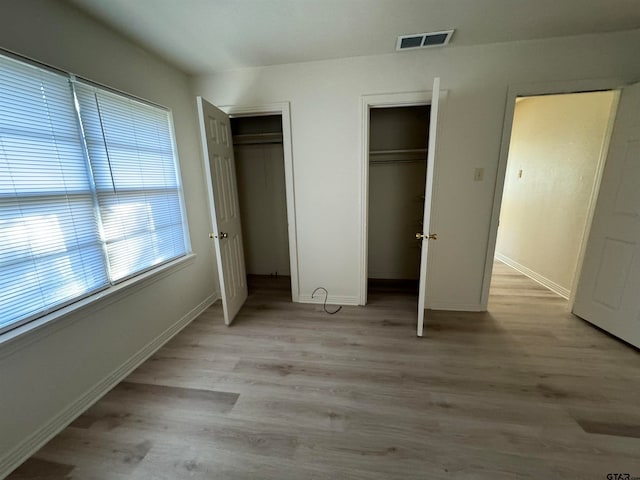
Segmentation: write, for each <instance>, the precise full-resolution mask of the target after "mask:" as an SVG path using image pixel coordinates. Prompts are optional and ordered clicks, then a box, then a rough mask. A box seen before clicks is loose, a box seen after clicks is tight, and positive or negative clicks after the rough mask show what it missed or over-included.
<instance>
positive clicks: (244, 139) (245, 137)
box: [233, 132, 282, 145]
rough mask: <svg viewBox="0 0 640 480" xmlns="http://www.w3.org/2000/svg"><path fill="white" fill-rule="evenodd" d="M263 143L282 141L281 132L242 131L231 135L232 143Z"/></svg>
mask: <svg viewBox="0 0 640 480" xmlns="http://www.w3.org/2000/svg"><path fill="white" fill-rule="evenodd" d="M265 143H282V133H281V132H277V133H243V134H240V135H234V136H233V144H234V145H260V144H265Z"/></svg>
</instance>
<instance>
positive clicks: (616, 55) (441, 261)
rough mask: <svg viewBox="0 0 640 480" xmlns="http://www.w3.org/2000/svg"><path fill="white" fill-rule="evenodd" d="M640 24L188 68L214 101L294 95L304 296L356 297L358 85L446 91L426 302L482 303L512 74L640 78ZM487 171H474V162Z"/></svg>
mask: <svg viewBox="0 0 640 480" xmlns="http://www.w3.org/2000/svg"><path fill="white" fill-rule="evenodd" d="M639 43H640V31H638V30H636V31H632V32H625V33H615V34H605V35H591V36H581V37H571V38H558V39H550V40H543V41H529V42H516V43H507V44H494V45H485V46H479V47H457V48H456V47H448V48H444V49H431V50H423V51H414V52H403V53H395V54H390V55H381V56H369V57H358V58H349V59H340V60H329V61H320V62H310V63H300V64H290V65H281V66H272V67H263V68H252V69H244V70H237V71H230V72H221V73H217V74H213V75H208V76H200V77H197V78H195V79H194V88H195V91H196V92H197V93H198V94H200V95H203V96H204V97H205V98H207V99H208V100H209V101H211V102H213V103H216V104H220V105H233V104H238V105H241V104H246V105H259V104H267V103H273V102H280V101H290V102H291V121H292V142H293V162H294V182H295V191H296V216H297V229H298V232H297V237H298V255H299V269H300V293H301V296H303V297H304V296H305V295H310V294H311V292H312V291H313V289H314V288H315V287H317V286H318V285H322V286H325V287H326V288H327V289H328V290H329V294H330V296H331V295H335V296H341V297H343V299H344V300H349V301H352V302H353V303H357V301H358V296H359V286H360V282H359V275H360V244H361V239H360V231H361V224H360V199H361V192H360V162H361V157H362V152H361V151H360V150H361V133H362V132H361V118H360V99H361V96H362V95H363V94H376V93H390V92H409V91H417V90H430V88H431V85H432V83H433V78H434V77H435V76H440V77H441V78H442V88H444V89H446V90H448V91H449V92H448V93H449V94H448V98H447V102H446V105H445V107H444V109H443V112H442V121H441V126H440V131H439V138H438V151H437V154H436V157H437V158H436V163H437V165H436V184H435V191H434V211H433V228H432V231H433V232H437V233H438V240H437V241H436V242H433V243H432V244H431V247H432V252H433V257H432V260H433V261H432V262H431V264H430V272H429V285H428V289H427V302H428V304H429V305H431V306H432V307H435V308H452V309H454V308H459V309H480V308H481V307H482V305H481V303H480V302H481V288H482V279H483V273H484V266H485V259H486V253H487V242H488V235H489V223H490V221H489V218H490V215H491V209H492V204H493V195H494V188H495V176H496V171H497V166H498V157H499V152H500V140H501V134H502V126H503V119H504V113H505V102H506V96H507V90H508V87H509V85H514V84H525V83H532V82H553V81H563V80H565V81H572V80H578V79H593V78H611V79H615V80H620V81H627V82H631V81H633V80H637V79H638V78H640V63H638V62H637V58H636V57H637V52H636V49H635V47H634V46H635V45H638V44H639ZM476 167H482V168H485V180H484V181H483V182H474V181H473V176H474V168H476Z"/></svg>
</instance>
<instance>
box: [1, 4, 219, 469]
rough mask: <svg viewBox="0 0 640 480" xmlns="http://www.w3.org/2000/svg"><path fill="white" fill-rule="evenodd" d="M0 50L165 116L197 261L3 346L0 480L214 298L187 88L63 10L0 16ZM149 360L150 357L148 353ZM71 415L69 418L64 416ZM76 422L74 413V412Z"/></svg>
mask: <svg viewBox="0 0 640 480" xmlns="http://www.w3.org/2000/svg"><path fill="white" fill-rule="evenodd" d="M0 46H2V47H4V48H7V49H10V50H13V51H15V52H18V53H21V54H23V55H27V56H30V57H32V58H34V59H37V60H40V61H43V62H46V63H49V64H51V65H55V66H57V67H61V68H64V69H68V70H70V71H72V72H74V73H76V74H78V75H81V76H85V77H88V78H90V79H93V80H95V81H98V82H102V83H104V84H107V85H109V86H112V87H115V88H118V89H121V90H124V91H126V92H129V93H132V94H134V95H138V96H140V97H143V98H146V99H149V100H151V101H154V102H156V103H159V104H162V105H165V106H167V107H170V108H171V109H172V111H173V116H174V122H175V129H176V139H177V147H178V153H179V156H180V164H181V170H182V179H183V183H184V190H185V200H186V208H187V215H188V220H189V225H190V234H191V242H192V246H193V251H194V252H195V254H196V258H195V260H194V261H192V262H189V263H187V264H186V265H185V266H184V267H183V268H181V269H178V270H177V271H173V272H172V273H170V274H169V275H166V276H163V277H162V278H159V279H157V281H155V282H154V283H153V284H152V285H150V286H148V287H146V288H143V289H139V290H136V291H134V292H132V293H131V294H130V295H128V296H125V297H124V298H120V300H117V301H115V302H113V301H109V302H102V304H101V306H102V308H100V309H97V310H94V311H93V313H92V314H90V315H88V314H87V313H86V312H87V311H84V313H83V312H79V313H77V314H75V315H72V316H70V317H67V318H65V319H63V320H62V321H59V322H56V323H54V324H53V325H51V326H50V327H48V328H47V327H45V328H43V329H42V330H40V331H38V332H37V334H36V335H29V334H27V335H25V336H23V337H21V338H20V339H19V340H17V341H15V342H13V343H6V342H5V343H3V344H0V477H2V476H3V475H4V474H6V473H7V471H6V469H7V468H9V467H11V466H15V462H16V461H19V460H20V459H22V458H23V456H24V455H25V454H29V453H31V452H30V448H33V447H34V446H37V444H38V442H40V441H42V440H45V439H46V438H47V436H48V435H50V434H53V433H55V431H56V428H59V427H61V426H63V424H64V422H65V421H69V420H71V418H69V415H72V414H73V413H74V411H75V410H73V406H74V405H75V407H78V406H79V405H80V406H81V405H84V403H82V402H81V403H77V404H74V402H75V401H76V400H78V399H79V398H81V397H82V396H83V395H85V394H86V393H87V392H89V397H86V398H84V400H85V401H89V400H91V399H92V397H91V395H93V394H95V393H96V392H99V391H100V388H101V387H104V386H105V385H108V384H109V382H110V381H113V380H115V379H117V376H118V374H119V373H120V374H121V373H124V372H125V371H126V367H127V365H131V364H127V362H128V361H130V360H131V359H136V358H137V359H138V360H139V359H141V357H136V355H137V354H138V355H140V352H141V351H143V352H144V350H143V348H144V347H145V346H147V345H148V344H150V342H152V341H153V340H154V339H156V338H157V337H158V336H159V335H161V334H162V333H163V332H165V331H167V330H168V329H170V328H171V327H172V326H176V325H179V324H178V323H177V322H179V321H180V320H181V319H182V320H184V321H186V320H188V319H189V318H190V317H191V316H192V315H193V314H195V313H197V311H198V309H199V308H202V307H204V306H206V305H207V304H209V303H210V302H211V301H212V300H213V299H214V298H215V297H213V296H214V295H215V292H216V290H217V287H216V271H215V267H214V257H213V250H212V244H211V243H210V240H208V238H207V233H208V231H209V226H208V225H209V219H208V218H209V217H208V215H207V208H206V195H205V188H204V187H205V186H204V183H203V180H202V179H203V178H204V175H203V171H202V161H201V154H200V150H199V143H198V138H199V136H198V130H197V123H196V121H195V120H196V118H197V117H196V113H195V97H194V96H193V95H192V94H191V92H190V90H189V83H188V79H187V78H186V77H185V76H184V75H183V74H182V73H180V72H179V71H177V70H175V69H174V68H172V67H170V66H168V65H167V64H165V63H163V62H162V61H160V60H158V59H157V58H155V57H153V56H151V55H149V54H147V53H146V52H144V51H143V50H141V49H140V48H138V47H136V46H134V45H133V44H131V43H129V42H128V41H126V40H124V39H123V38H121V37H119V36H117V35H116V34H114V33H113V32H112V31H110V30H108V29H106V28H104V27H102V26H101V25H99V24H98V23H96V22H94V21H93V20H91V19H90V18H88V17H86V16H84V15H83V14H81V13H79V12H78V11H76V10H75V9H74V8H73V7H70V6H68V5H67V4H65V3H64V2H58V1H53V0H51V1H47V0H29V1H20V2H18V1H14V2H4V3H3V4H2V6H1V7H0ZM146 353H148V351H147V352H146ZM69 408H71V410H69ZM76 413H79V412H76Z"/></svg>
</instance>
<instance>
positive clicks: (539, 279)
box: [495, 252, 571, 300]
mask: <svg viewBox="0 0 640 480" xmlns="http://www.w3.org/2000/svg"><path fill="white" fill-rule="evenodd" d="M495 258H496V260H500V261H501V262H502V263H504V264H505V265H509V266H510V267H511V268H513V269H514V270H517V271H519V272H520V273H521V274H523V275H525V276H527V277H529V278H530V279H531V280H533V281H534V282H536V283H539V284H540V285H542V286H543V287H545V288H548V289H549V290H551V291H552V292H553V293H557V294H558V295H560V296H561V297H562V298H565V299H567V300H568V299H569V294H570V293H571V292H570V291H569V289H568V288H564V287H563V286H561V285H558V284H557V283H555V282H554V281H552V280H549V279H548V278H546V277H543V276H542V275H540V274H539V273H536V272H534V271H533V270H531V269H529V268H527V267H525V266H524V265H521V264H519V263H518V262H516V261H515V260H512V259H511V258H509V257H507V256H505V255H502V254H501V253H498V252H496V254H495Z"/></svg>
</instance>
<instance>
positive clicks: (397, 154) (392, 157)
mask: <svg viewBox="0 0 640 480" xmlns="http://www.w3.org/2000/svg"><path fill="white" fill-rule="evenodd" d="M426 160H427V149H426V148H414V149H402V150H371V151H370V152H369V163H400V162H424V161H426Z"/></svg>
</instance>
